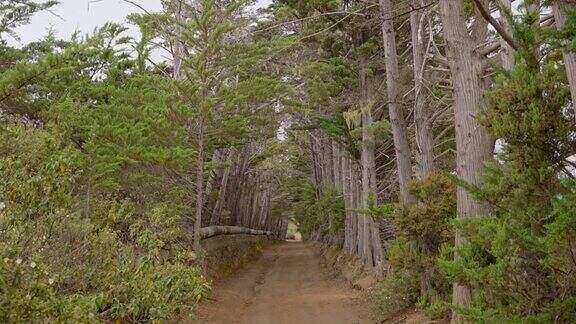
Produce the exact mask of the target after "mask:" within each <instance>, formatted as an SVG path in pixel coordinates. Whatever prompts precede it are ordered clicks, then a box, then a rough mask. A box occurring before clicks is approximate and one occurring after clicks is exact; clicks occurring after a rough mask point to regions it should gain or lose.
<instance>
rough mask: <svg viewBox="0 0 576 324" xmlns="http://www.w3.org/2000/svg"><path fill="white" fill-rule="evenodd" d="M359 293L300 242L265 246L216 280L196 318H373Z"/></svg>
mask: <svg viewBox="0 0 576 324" xmlns="http://www.w3.org/2000/svg"><path fill="white" fill-rule="evenodd" d="M373 322H374V321H373V320H371V319H370V316H369V312H368V309H367V307H366V303H365V302H364V300H363V298H362V294H361V292H360V291H358V290H354V289H352V288H350V287H349V285H346V284H345V283H344V282H342V281H339V280H337V279H335V278H333V276H330V275H329V274H328V271H327V270H326V269H325V268H324V267H322V266H321V264H320V258H319V256H318V255H317V254H316V253H315V250H314V248H313V247H312V246H311V245H308V244H306V243H303V242H284V243H281V244H276V245H272V246H269V247H267V248H265V249H264V251H263V253H262V255H261V256H260V257H259V258H258V259H257V260H256V261H254V262H252V263H250V264H248V265H246V266H245V267H243V268H242V269H240V270H239V271H237V272H236V273H234V274H233V275H231V276H229V277H227V278H224V279H222V280H220V281H219V282H217V283H216V284H215V286H214V289H213V292H212V296H211V297H210V298H209V299H207V300H205V301H204V302H202V303H201V304H200V306H199V309H198V318H197V320H196V323H202V324H228V323H230V324H232V323H238V324H244V323H246V324H247V323H250V324H284V323H290V324H308V323H310V324H312V323H314V324H339V323H341V324H356V323H361V324H364V323H373Z"/></svg>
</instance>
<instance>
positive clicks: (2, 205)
mask: <svg viewBox="0 0 576 324" xmlns="http://www.w3.org/2000/svg"><path fill="white" fill-rule="evenodd" d="M4 208H6V204H5V203H4V202H0V211H3V210H4Z"/></svg>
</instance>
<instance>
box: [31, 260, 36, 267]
mask: <svg viewBox="0 0 576 324" xmlns="http://www.w3.org/2000/svg"><path fill="white" fill-rule="evenodd" d="M30 268H32V269H34V268H36V262H34V261H32V262H30Z"/></svg>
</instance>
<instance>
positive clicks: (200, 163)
mask: <svg viewBox="0 0 576 324" xmlns="http://www.w3.org/2000/svg"><path fill="white" fill-rule="evenodd" d="M204 126H205V125H204V118H200V122H199V130H198V156H197V157H196V159H197V160H196V219H195V222H194V251H196V253H198V252H200V239H201V237H200V228H201V227H202V207H203V206H204V144H205V143H204V140H205V139H204Z"/></svg>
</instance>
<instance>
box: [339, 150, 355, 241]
mask: <svg viewBox="0 0 576 324" xmlns="http://www.w3.org/2000/svg"><path fill="white" fill-rule="evenodd" d="M341 160H342V164H341V166H342V168H341V174H340V179H341V181H342V185H341V187H342V196H343V197H344V213H345V215H346V219H345V221H344V249H345V250H347V251H348V252H352V239H353V238H352V235H351V234H352V215H351V214H352V211H351V210H350V209H351V208H352V205H351V196H350V180H349V173H350V170H349V168H350V166H349V163H348V162H349V161H348V158H347V157H346V156H344V155H342V157H341Z"/></svg>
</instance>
